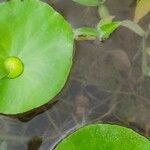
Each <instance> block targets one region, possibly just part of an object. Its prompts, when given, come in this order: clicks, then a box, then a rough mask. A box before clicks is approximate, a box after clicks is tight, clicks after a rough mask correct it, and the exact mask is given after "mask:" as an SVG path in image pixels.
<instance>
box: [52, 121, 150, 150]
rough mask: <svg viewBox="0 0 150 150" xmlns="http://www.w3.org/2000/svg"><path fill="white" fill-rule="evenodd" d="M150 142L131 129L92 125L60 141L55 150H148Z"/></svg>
mask: <svg viewBox="0 0 150 150" xmlns="http://www.w3.org/2000/svg"><path fill="white" fill-rule="evenodd" d="M149 149H150V141H149V140H148V139H146V138H145V137H143V136H141V135H139V134H137V133H135V132H134V131H132V130H131V129H128V128H124V127H121V126H117V125H109V124H94V125H89V126H86V127H83V128H81V129H79V130H77V131H76V132H74V133H73V134H72V135H70V136H68V137H67V138H65V139H64V140H62V141H61V142H60V143H59V144H58V146H57V147H56V148H55V150H149Z"/></svg>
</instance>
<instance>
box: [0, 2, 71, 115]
mask: <svg viewBox="0 0 150 150" xmlns="http://www.w3.org/2000/svg"><path fill="white" fill-rule="evenodd" d="M0 34H1V36H0V47H1V49H0V56H4V57H5V58H6V59H8V58H12V57H16V58H18V59H19V60H20V62H17V63H16V62H15V63H13V60H12V59H10V64H15V65H11V67H10V68H9V67H5V69H7V71H8V70H9V72H11V73H12V75H11V77H12V76H13V77H15V78H13V79H11V77H9V76H7V77H5V78H3V79H1V80H0V113H3V114H18V113H24V112H27V111H29V110H32V109H34V108H37V107H40V106H41V105H44V104H46V103H48V102H50V101H51V102H52V99H53V98H54V97H55V96H56V95H57V94H58V93H59V92H60V91H61V89H62V88H63V86H64V84H65V82H66V80H67V78H68V74H69V72H70V68H71V66H72V57H73V56H72V55H73V43H74V34H73V30H72V28H71V27H70V25H69V24H68V23H67V22H66V21H65V20H64V18H63V17H62V16H61V15H60V14H58V13H57V12H56V11H55V10H53V8H51V7H50V6H49V5H47V4H46V3H43V2H41V1H39V0H24V1H22V0H11V1H9V2H5V3H1V4H0ZM21 63H22V64H23V66H24V70H23V71H22V67H21V66H20V65H21ZM20 67H21V68H20ZM8 68H9V69H8ZM18 68H20V69H19V70H18ZM13 71H14V73H13ZM16 71H17V73H16ZM18 75H19V76H18Z"/></svg>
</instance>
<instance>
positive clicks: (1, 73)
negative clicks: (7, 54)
mask: <svg viewBox="0 0 150 150" xmlns="http://www.w3.org/2000/svg"><path fill="white" fill-rule="evenodd" d="M6 75H7V72H6V69H5V67H4V58H3V57H0V80H1V79H2V78H4V77H5V76H6Z"/></svg>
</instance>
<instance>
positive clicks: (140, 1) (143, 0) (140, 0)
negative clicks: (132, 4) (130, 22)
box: [134, 0, 150, 22]
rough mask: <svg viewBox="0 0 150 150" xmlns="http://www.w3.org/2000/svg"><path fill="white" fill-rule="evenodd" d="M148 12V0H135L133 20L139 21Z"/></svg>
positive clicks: (149, 1) (149, 6)
mask: <svg viewBox="0 0 150 150" xmlns="http://www.w3.org/2000/svg"><path fill="white" fill-rule="evenodd" d="M149 12H150V0H137V6H136V10H135V16H134V21H135V22H139V21H140V20H141V19H142V18H143V17H144V16H145V15H147V14H148V13H149Z"/></svg>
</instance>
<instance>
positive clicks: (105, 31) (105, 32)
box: [97, 22, 121, 39]
mask: <svg viewBox="0 0 150 150" xmlns="http://www.w3.org/2000/svg"><path fill="white" fill-rule="evenodd" d="M120 24H121V23H120V22H111V23H108V24H106V23H103V24H102V23H101V22H100V24H98V27H97V28H98V30H99V36H100V39H107V38H109V36H110V35H111V34H112V33H113V32H114V31H115V30H116V29H117V28H118V27H119V26H120Z"/></svg>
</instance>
